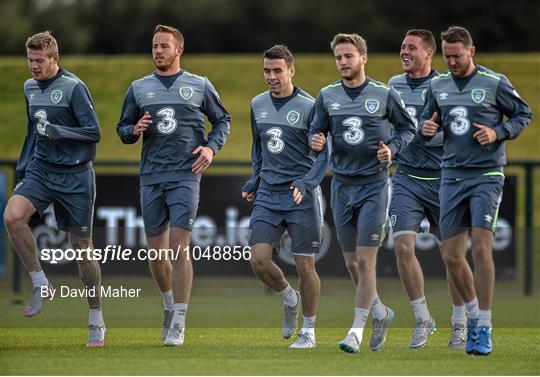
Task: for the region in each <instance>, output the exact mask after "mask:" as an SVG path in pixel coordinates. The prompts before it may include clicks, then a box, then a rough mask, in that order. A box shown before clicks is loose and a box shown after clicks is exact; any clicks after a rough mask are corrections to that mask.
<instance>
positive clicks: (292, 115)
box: [287, 111, 300, 124]
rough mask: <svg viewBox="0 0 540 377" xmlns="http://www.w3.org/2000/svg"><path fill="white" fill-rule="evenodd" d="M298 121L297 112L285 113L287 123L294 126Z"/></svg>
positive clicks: (298, 114)
mask: <svg viewBox="0 0 540 377" xmlns="http://www.w3.org/2000/svg"><path fill="white" fill-rule="evenodd" d="M298 119H300V113H299V112H298V111H289V112H288V113H287V122H289V123H290V124H295V123H296V122H298Z"/></svg>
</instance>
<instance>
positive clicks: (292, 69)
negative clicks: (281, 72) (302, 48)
mask: <svg viewBox="0 0 540 377" xmlns="http://www.w3.org/2000/svg"><path fill="white" fill-rule="evenodd" d="M289 70H290V71H291V77H293V76H294V73H295V72H296V70H295V69H294V65H293V66H292V67H291V68H289Z"/></svg>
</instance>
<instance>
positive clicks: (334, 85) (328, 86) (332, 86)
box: [323, 82, 341, 89]
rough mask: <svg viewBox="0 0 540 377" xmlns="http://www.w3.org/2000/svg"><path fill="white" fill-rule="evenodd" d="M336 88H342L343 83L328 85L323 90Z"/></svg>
mask: <svg viewBox="0 0 540 377" xmlns="http://www.w3.org/2000/svg"><path fill="white" fill-rule="evenodd" d="M336 86H341V82H335V83H333V84H330V85H327V86H325V87H324V88H323V89H327V88H334V87H336Z"/></svg>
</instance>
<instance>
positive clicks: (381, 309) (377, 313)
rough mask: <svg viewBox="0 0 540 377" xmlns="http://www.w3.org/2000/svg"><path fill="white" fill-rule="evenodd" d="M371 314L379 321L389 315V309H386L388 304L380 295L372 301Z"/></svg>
mask: <svg viewBox="0 0 540 377" xmlns="http://www.w3.org/2000/svg"><path fill="white" fill-rule="evenodd" d="M371 315H372V316H373V318H377V319H378V320H379V321H380V320H383V319H385V318H386V316H387V315H388V310H386V306H385V305H384V304H383V303H382V301H381V299H380V298H379V296H378V295H377V296H375V298H374V299H373V301H372V302H371Z"/></svg>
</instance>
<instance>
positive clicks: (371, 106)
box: [364, 99, 379, 114]
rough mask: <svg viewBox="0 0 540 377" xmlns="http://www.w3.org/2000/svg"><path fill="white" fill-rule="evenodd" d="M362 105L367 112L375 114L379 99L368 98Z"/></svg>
mask: <svg viewBox="0 0 540 377" xmlns="http://www.w3.org/2000/svg"><path fill="white" fill-rule="evenodd" d="M364 107H365V108H366V111H367V112H368V113H370V114H375V113H376V112H377V110H379V101H377V100H376V99H368V100H366V102H365V104H364Z"/></svg>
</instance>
